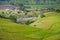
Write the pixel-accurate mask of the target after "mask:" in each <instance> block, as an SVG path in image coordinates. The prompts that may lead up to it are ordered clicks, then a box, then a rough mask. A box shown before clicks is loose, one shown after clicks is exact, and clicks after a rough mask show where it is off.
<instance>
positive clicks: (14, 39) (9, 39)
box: [0, 12, 60, 40]
mask: <svg viewBox="0 0 60 40" xmlns="http://www.w3.org/2000/svg"><path fill="white" fill-rule="evenodd" d="M50 13H51V14H50ZM52 14H53V15H52ZM55 14H57V13H56V12H49V14H47V13H46V14H45V15H46V18H42V19H40V20H37V21H36V22H34V23H32V24H30V25H24V24H23V25H22V24H17V23H14V22H12V21H11V20H9V19H4V18H0V40H60V16H59V15H60V14H57V15H55ZM48 15H49V16H48ZM34 25H35V26H34Z"/></svg>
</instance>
